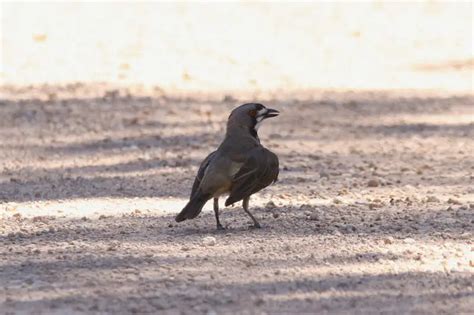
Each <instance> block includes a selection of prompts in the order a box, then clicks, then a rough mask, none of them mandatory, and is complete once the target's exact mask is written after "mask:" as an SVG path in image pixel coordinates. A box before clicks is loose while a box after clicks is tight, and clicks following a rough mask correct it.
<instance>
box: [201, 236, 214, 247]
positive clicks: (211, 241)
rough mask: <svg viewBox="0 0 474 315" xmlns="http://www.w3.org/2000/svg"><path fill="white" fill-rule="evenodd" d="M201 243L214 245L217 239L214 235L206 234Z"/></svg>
mask: <svg viewBox="0 0 474 315" xmlns="http://www.w3.org/2000/svg"><path fill="white" fill-rule="evenodd" d="M202 243H203V244H204V245H205V246H214V245H216V243H217V241H216V238H215V237H214V236H206V237H205V238H203V239H202Z"/></svg>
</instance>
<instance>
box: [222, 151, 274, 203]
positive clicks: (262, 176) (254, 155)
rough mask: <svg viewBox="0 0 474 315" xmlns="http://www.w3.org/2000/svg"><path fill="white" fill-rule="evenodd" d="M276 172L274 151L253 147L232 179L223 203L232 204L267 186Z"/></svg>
mask: <svg viewBox="0 0 474 315" xmlns="http://www.w3.org/2000/svg"><path fill="white" fill-rule="evenodd" d="M278 172H279V166H278V157H277V156H276V155H275V154H274V153H272V152H271V151H269V150H267V149H265V148H264V147H257V148H255V149H253V150H252V151H251V152H250V155H249V157H248V158H247V160H246V161H245V163H244V165H242V167H241V168H240V170H239V171H238V172H237V174H235V176H234V178H233V179H232V188H231V191H230V194H229V198H227V200H226V201H225V205H226V206H228V205H230V204H233V203H234V202H237V201H240V200H242V199H244V198H246V197H248V196H250V195H252V194H254V193H256V192H257V191H260V190H262V189H263V188H265V187H267V186H268V185H270V184H271V183H273V182H275V181H276V180H277V179H278Z"/></svg>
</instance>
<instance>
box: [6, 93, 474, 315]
mask: <svg viewBox="0 0 474 315" xmlns="http://www.w3.org/2000/svg"><path fill="white" fill-rule="evenodd" d="M1 92H2V95H3V96H2V100H1V103H0V143H1V150H0V161H1V162H0V170H1V177H0V215H1V220H0V244H1V245H0V313H2V314H76V313H77V314H80V313H93V314H99V313H110V314H128V313H163V314H178V313H181V314H264V313H267V314H290V313H322V314H324V313H335V314H343V313H356V314H379V313H380V314H382V313H383V314H400V313H411V314H433V313H436V314H443V313H446V314H468V313H472V310H473V309H474V289H473V280H474V256H473V251H474V247H473V246H474V241H473V231H474V188H473V187H474V185H473V180H474V159H473V153H474V152H473V150H474V149H473V148H474V115H473V105H474V97H473V96H472V95H471V96H470V95H454V94H449V95H448V94H444V95H443V94H441V93H438V94H433V93H431V94H428V93H421V92H417V93H414V92H390V93H389V92H334V91H315V92H312V93H309V92H308V93H306V94H305V93H301V94H293V96H291V97H290V96H284V97H283V96H281V95H280V96H276V95H271V94H269V95H266V96H260V97H259V98H256V100H258V101H262V102H263V103H264V104H266V105H268V106H271V107H274V108H277V109H280V110H281V112H282V114H281V116H280V117H278V118H276V119H274V120H273V121H269V122H268V123H267V124H266V125H264V126H263V127H262V128H261V132H260V134H261V135H260V137H261V140H262V142H263V143H264V145H266V146H268V147H269V148H271V149H272V150H273V151H274V152H276V153H277V154H278V155H279V157H280V163H281V173H280V180H279V182H277V183H276V184H275V185H273V186H271V187H269V188H267V189H265V190H264V191H263V192H261V193H259V194H258V195H255V196H254V197H253V198H252V200H251V205H252V211H253V212H254V214H255V215H256V216H257V218H259V220H260V222H261V223H262V225H263V228H262V229H258V230H256V229H250V228H249V225H250V221H249V219H248V217H247V216H246V215H245V213H244V212H243V210H242V209H241V208H240V207H238V206H235V207H233V208H228V209H224V210H223V211H222V217H221V220H222V222H223V224H224V225H225V226H226V227H227V230H226V231H224V232H218V231H216V230H215V221H214V217H213V214H212V211H210V208H209V206H208V208H207V210H205V211H204V213H203V214H202V215H201V216H200V217H199V218H198V219H196V220H193V221H188V222H184V223H182V224H176V223H175V222H174V220H173V218H174V215H175V213H176V212H177V211H179V209H180V208H181V207H182V206H183V205H184V204H185V202H186V197H187V196H188V194H189V191H190V187H191V184H192V180H193V177H194V174H195V172H196V169H197V166H198V164H199V162H200V160H201V159H202V158H203V157H204V156H205V155H206V153H208V152H209V151H210V150H212V149H213V148H215V147H216V146H217V145H218V143H219V142H220V140H221V139H222V137H223V132H224V129H223V128H224V125H225V120H226V117H227V115H228V113H229V110H230V109H231V108H233V107H234V106H236V105H238V104H240V103H242V102H245V101H247V100H249V99H250V98H243V97H241V98H238V97H236V96H235V97H232V96H230V95H227V96H226V97H223V96H220V97H216V96H213V97H202V96H201V97H195V98H192V97H189V96H188V97H173V96H171V95H166V94H165V93H163V92H162V91H160V90H159V89H157V90H148V91H142V90H140V89H135V90H133V89H130V90H125V89H122V90H115V89H113V88H111V87H108V86H105V85H100V86H84V85H80V84H77V85H69V86H65V87H48V86H43V87H39V88H22V89H19V88H18V89H17V88H12V87H10V88H7V87H3V88H2V91H1ZM295 95H296V96H295ZM221 202H222V201H221Z"/></svg>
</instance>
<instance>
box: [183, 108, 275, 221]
mask: <svg viewBox="0 0 474 315" xmlns="http://www.w3.org/2000/svg"><path fill="white" fill-rule="evenodd" d="M278 114H279V112H278V111H277V110H274V109H269V108H266V107H265V106H263V105H262V104H258V103H249V104H244V105H241V106H239V107H237V108H235V109H234V110H233V111H232V113H231V114H230V116H229V119H228V121H227V132H226V135H225V139H224V141H223V142H222V143H221V145H220V146H219V148H218V149H217V150H216V151H214V152H212V153H211V154H209V155H208V156H207V157H206V158H205V159H204V161H203V162H202V163H201V166H200V167H199V170H198V173H197V176H196V179H195V180H194V184H193V187H192V190H191V195H190V200H189V202H188V204H187V205H186V206H185V207H184V208H183V210H181V212H180V213H179V214H178V215H177V216H176V221H177V222H181V221H184V220H187V219H194V218H195V217H197V216H198V215H199V213H200V212H201V210H202V208H203V207H204V205H205V204H206V202H207V201H208V200H209V199H212V198H214V212H215V216H216V221H217V228H218V229H223V227H222V225H221V223H220V222H219V212H218V211H219V206H218V198H219V196H221V195H223V194H226V193H228V194H229V197H228V198H227V200H226V201H225V205H226V206H228V205H231V204H233V203H235V202H238V201H241V200H242V201H243V203H242V204H243V208H244V210H245V212H246V213H247V214H248V215H249V216H250V217H251V218H252V220H253V222H254V226H255V227H260V224H259V223H258V221H257V220H256V219H255V218H254V217H253V215H252V214H251V213H250V212H249V211H248V203H249V198H250V196H251V195H252V194H254V193H256V192H258V191H260V190H262V189H263V188H265V187H267V186H268V185H270V184H272V183H273V182H275V181H276V180H277V178H278V172H279V166H278V157H277V156H276V155H275V154H274V153H272V152H271V151H270V150H268V149H266V148H264V147H263V146H262V145H261V144H260V139H259V138H258V133H257V132H258V128H259V126H260V124H261V123H262V122H263V121H264V120H265V119H267V118H270V117H275V116H278Z"/></svg>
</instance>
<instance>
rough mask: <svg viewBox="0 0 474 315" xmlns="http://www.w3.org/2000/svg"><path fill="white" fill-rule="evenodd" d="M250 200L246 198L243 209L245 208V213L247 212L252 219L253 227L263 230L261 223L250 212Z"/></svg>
mask: <svg viewBox="0 0 474 315" xmlns="http://www.w3.org/2000/svg"><path fill="white" fill-rule="evenodd" d="M249 200H250V197H246V198H244V200H243V201H242V207H244V210H245V212H247V214H248V215H249V217H250V218H251V219H252V221H253V226H254V227H256V228H261V226H260V223H258V221H257V219H255V217H254V216H253V215H252V214H251V213H250V211H249Z"/></svg>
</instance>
